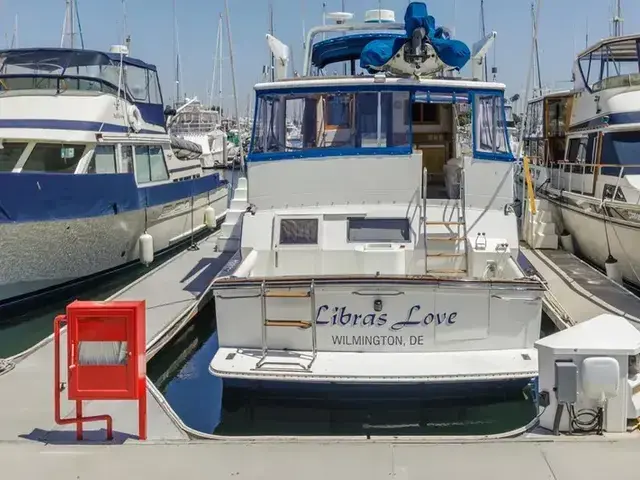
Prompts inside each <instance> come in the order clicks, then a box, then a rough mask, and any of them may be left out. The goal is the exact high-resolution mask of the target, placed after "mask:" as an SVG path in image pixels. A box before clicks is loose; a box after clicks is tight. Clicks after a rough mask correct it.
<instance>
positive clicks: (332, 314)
mask: <svg viewBox="0 0 640 480" xmlns="http://www.w3.org/2000/svg"><path fill="white" fill-rule="evenodd" d="M421 309H422V307H421V306H420V305H414V306H412V307H411V308H410V309H409V311H408V312H407V315H406V317H405V319H404V320H401V321H391V320H390V319H389V318H388V316H387V314H386V313H385V312H375V313H367V314H361V313H353V312H349V311H348V310H347V307H330V306H329V305H322V306H320V307H319V308H318V312H317V314H316V324H317V325H331V326H337V327H384V326H385V325H388V326H389V329H390V330H393V331H398V330H402V329H403V328H405V327H428V326H429V325H431V324H434V325H447V326H450V325H453V324H455V323H456V318H457V316H458V312H448V313H447V312H441V313H437V312H424V311H423V312H420V310H421Z"/></svg>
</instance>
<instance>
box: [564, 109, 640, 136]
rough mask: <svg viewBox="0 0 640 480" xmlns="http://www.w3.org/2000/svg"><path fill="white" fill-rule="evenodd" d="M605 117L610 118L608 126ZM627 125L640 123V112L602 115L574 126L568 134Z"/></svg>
mask: <svg viewBox="0 0 640 480" xmlns="http://www.w3.org/2000/svg"><path fill="white" fill-rule="evenodd" d="M605 117H609V120H608V121H607V123H606V124H605V123H604V118H605ZM626 123H640V112H621V113H610V114H609V115H600V116H599V117H596V118H592V119H591V120H589V121H586V122H582V123H579V124H577V125H574V126H572V127H571V129H570V131H569V132H568V133H573V131H574V130H579V129H580V130H581V129H585V128H596V127H604V126H606V125H624V124H626Z"/></svg>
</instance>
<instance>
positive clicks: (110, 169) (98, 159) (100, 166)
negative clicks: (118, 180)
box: [87, 145, 118, 173]
mask: <svg viewBox="0 0 640 480" xmlns="http://www.w3.org/2000/svg"><path fill="white" fill-rule="evenodd" d="M117 171H118V170H117V169H116V148H115V146H114V145H96V148H95V149H94V150H93V157H91V161H90V162H89V167H88V168H87V173H116V172H117Z"/></svg>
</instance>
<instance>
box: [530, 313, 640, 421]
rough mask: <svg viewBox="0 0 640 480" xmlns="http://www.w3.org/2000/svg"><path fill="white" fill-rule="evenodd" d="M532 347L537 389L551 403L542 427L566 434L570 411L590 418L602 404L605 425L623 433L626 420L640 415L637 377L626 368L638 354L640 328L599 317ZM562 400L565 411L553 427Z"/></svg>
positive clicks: (603, 316) (604, 316)
mask: <svg viewBox="0 0 640 480" xmlns="http://www.w3.org/2000/svg"><path fill="white" fill-rule="evenodd" d="M535 347H536V348H537V349H538V370H539V375H540V377H539V391H540V393H541V394H542V392H546V395H548V397H549V406H548V407H547V408H546V409H545V410H544V413H542V414H541V416H540V426H541V427H543V428H546V429H549V430H554V426H557V427H558V431H560V432H569V431H570V430H571V428H572V427H571V415H572V413H571V412H573V413H575V415H576V416H580V413H581V412H588V413H589V414H590V415H592V416H594V415H595V414H594V412H596V411H597V410H598V408H602V409H603V429H604V430H605V431H607V432H611V433H614V432H626V431H627V420H628V419H635V418H637V417H638V415H640V411H638V410H639V408H638V407H640V389H638V388H637V387H636V385H637V384H640V381H639V379H638V377H639V375H638V373H636V372H635V371H633V370H635V369H632V371H630V369H629V365H635V364H636V363H637V358H638V355H639V354H640V331H638V329H637V328H636V327H635V326H633V325H632V324H631V323H629V321H627V320H626V319H625V318H623V317H619V316H617V315H611V314H603V315H599V316H597V317H594V318H592V319H591V320H587V321H586V322H583V323H580V324H578V325H576V326H573V327H570V328H568V329H566V330H563V331H561V332H558V333H555V334H553V335H549V336H548V337H545V338H541V339H540V340H538V341H537V342H536V344H535ZM560 404H563V409H564V411H563V412H562V416H561V417H560V421H559V423H558V424H557V425H555V424H554V418H555V416H556V411H557V410H558V407H559V405H560ZM542 408H544V407H541V409H542ZM583 419H584V416H583ZM573 423H574V425H575V424H576V422H573Z"/></svg>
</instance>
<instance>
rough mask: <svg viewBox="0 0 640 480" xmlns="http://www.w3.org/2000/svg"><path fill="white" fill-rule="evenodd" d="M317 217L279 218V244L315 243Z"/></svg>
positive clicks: (316, 241) (316, 238) (316, 240)
mask: <svg viewBox="0 0 640 480" xmlns="http://www.w3.org/2000/svg"><path fill="white" fill-rule="evenodd" d="M317 243H318V219H317V218H283V219H282V220H280V244H281V245H316V244H317Z"/></svg>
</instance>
